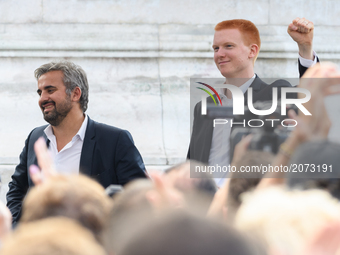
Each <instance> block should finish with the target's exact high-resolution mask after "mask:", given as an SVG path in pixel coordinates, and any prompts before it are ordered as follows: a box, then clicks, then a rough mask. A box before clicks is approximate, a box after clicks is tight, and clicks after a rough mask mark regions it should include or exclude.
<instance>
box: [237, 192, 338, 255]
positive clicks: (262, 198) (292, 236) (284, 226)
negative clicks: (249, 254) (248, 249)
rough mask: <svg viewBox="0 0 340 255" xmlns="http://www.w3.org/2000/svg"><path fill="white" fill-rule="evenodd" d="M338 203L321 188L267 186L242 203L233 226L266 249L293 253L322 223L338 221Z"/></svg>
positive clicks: (313, 234) (300, 247) (291, 254)
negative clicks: (255, 238)
mask: <svg viewBox="0 0 340 255" xmlns="http://www.w3.org/2000/svg"><path fill="white" fill-rule="evenodd" d="M339 213H340V204H339V203H338V201H337V200H336V199H334V198H332V197H331V196H330V195H329V193H327V192H325V191H321V190H309V191H300V190H294V191H287V190H284V189H282V188H277V187H274V188H267V189H261V190H259V191H257V192H255V193H254V194H252V195H249V197H247V198H246V200H245V201H244V202H243V203H242V205H241V207H240V209H239V211H238V213H237V215H236V218H235V226H236V228H238V229H239V230H242V231H244V232H245V233H247V234H249V235H252V236H256V237H257V238H258V242H260V243H262V244H263V245H264V246H265V247H266V248H267V251H268V252H269V251H271V252H274V251H275V252H276V254H287V255H295V254H301V253H300V252H301V251H302V250H303V249H304V247H305V246H306V245H307V244H309V243H310V241H311V240H312V239H313V238H314V237H315V234H316V233H317V232H318V231H319V230H320V229H322V228H323V227H324V226H325V225H328V224H333V223H334V222H336V221H338V220H339V215H340V214H339Z"/></svg>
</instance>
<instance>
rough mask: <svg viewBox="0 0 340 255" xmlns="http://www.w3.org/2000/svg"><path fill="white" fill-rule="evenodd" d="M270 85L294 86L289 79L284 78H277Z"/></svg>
mask: <svg viewBox="0 0 340 255" xmlns="http://www.w3.org/2000/svg"><path fill="white" fill-rule="evenodd" d="M269 86H272V87H276V88H277V87H292V85H291V84H290V83H289V81H286V80H284V79H279V80H276V81H274V82H273V83H271V84H269Z"/></svg>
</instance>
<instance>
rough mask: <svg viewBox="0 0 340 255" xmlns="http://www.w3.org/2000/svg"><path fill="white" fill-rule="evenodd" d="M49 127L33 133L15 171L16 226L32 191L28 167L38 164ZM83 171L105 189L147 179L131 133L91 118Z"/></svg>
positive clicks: (11, 203)
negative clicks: (39, 149)
mask: <svg viewBox="0 0 340 255" xmlns="http://www.w3.org/2000/svg"><path fill="white" fill-rule="evenodd" d="M46 127H47V125H45V126H42V127H38V128H35V129H33V130H32V131H31V133H30V134H29V136H28V138H27V139H26V142H25V147H24V149H23V151H22V152H21V154H20V163H19V165H17V167H16V168H15V172H14V174H13V175H12V181H11V182H10V183H9V191H8V193H7V206H8V208H9V209H10V211H11V213H12V216H13V223H16V222H17V221H18V220H19V219H20V215H21V206H22V201H23V199H24V197H25V195H26V193H27V191H28V189H29V188H31V187H32V186H34V184H33V182H32V180H31V178H30V175H29V171H28V168H29V166H30V165H32V164H36V165H37V158H36V155H35V153H34V148H33V145H34V143H35V141H36V140H37V139H38V138H39V137H41V136H43V137H45V139H46V142H47V145H49V140H47V137H46V135H45V133H44V129H45V128H46ZM79 169H80V172H81V173H83V174H86V175H88V176H90V177H91V178H93V179H96V180H97V181H98V182H99V183H100V184H101V185H103V187H104V188H106V187H107V186H109V185H110V184H120V185H124V184H126V183H127V182H129V181H130V180H132V179H135V178H145V177H146V174H145V166H144V163H143V159H142V157H141V155H140V153H139V152H138V150H137V148H136V147H135V145H134V142H133V139H132V137H131V135H130V133H129V132H128V131H126V130H122V129H119V128H116V127H112V126H108V125H105V124H102V123H98V122H95V121H93V120H91V119H90V118H88V123H87V128H86V133H85V137H84V143H83V147H82V152H81V157H80V168H79Z"/></svg>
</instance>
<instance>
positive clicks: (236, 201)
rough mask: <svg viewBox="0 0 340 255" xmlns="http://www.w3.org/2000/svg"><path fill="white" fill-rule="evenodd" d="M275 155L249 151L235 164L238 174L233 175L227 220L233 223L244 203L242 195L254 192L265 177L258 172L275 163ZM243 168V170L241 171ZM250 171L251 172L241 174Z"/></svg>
mask: <svg viewBox="0 0 340 255" xmlns="http://www.w3.org/2000/svg"><path fill="white" fill-rule="evenodd" d="M273 159H274V154H272V153H270V152H265V151H255V150H249V151H247V153H246V154H245V155H244V156H243V157H242V158H241V159H240V160H239V161H238V162H236V164H235V167H236V169H237V171H236V172H234V173H231V175H230V178H231V181H230V183H229V190H228V197H227V208H228V213H227V218H228V221H229V222H232V221H233V219H234V217H235V214H236V212H237V210H238V208H239V207H240V205H241V203H242V194H244V193H245V192H250V191H253V190H254V189H255V188H256V186H257V185H258V184H259V182H260V180H261V179H262V177H263V174H262V172H259V171H257V170H258V167H260V166H261V165H263V166H268V165H269V164H271V163H272V162H273ZM241 168H242V169H241ZM244 170H247V171H248V170H250V172H241V171H244Z"/></svg>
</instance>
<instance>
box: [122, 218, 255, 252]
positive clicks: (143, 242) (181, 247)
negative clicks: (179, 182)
mask: <svg viewBox="0 0 340 255" xmlns="http://www.w3.org/2000/svg"><path fill="white" fill-rule="evenodd" d="M120 254H121V255H135V254H138V255H153V254H155V255H156V254H157V255H158V254H163V255H168V254H169V255H170V254H171V255H172V254H178V255H182V254H183V255H188V254H195V255H200V254H202V255H203V254H204V255H206V254H211V255H214V254H226V255H228V254H237V255H250V254H256V253H255V252H254V246H253V245H251V244H250V243H248V242H247V240H246V239H245V238H244V237H243V236H242V235H241V234H239V233H238V232H237V231H236V230H234V229H232V228H228V227H225V226H222V225H220V224H218V223H216V222H211V221H209V220H207V219H205V218H200V217H195V216H192V215H189V214H176V213H173V214H171V215H167V216H163V217H161V218H159V219H155V220H154V221H153V222H151V223H150V224H149V226H147V228H145V229H143V230H141V232H140V233H137V234H136V235H135V236H134V237H133V238H132V239H131V241H130V242H129V243H127V244H126V246H125V247H124V248H123V250H122V252H121V253H120ZM257 254H258V253H257Z"/></svg>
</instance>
